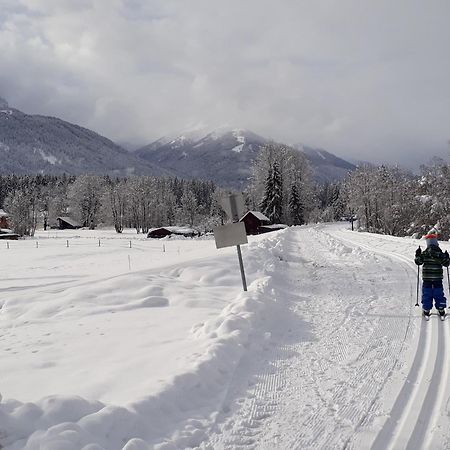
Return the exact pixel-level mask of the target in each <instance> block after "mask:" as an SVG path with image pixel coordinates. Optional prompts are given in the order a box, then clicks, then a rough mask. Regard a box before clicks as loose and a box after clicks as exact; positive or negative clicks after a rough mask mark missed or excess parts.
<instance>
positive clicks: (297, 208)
mask: <svg viewBox="0 0 450 450" xmlns="http://www.w3.org/2000/svg"><path fill="white" fill-rule="evenodd" d="M289 213H290V217H291V220H292V224H293V225H303V224H304V223H305V208H304V206H303V203H302V201H301V199H300V194H299V192H298V187H297V185H296V184H292V185H291V194H290V196H289Z"/></svg>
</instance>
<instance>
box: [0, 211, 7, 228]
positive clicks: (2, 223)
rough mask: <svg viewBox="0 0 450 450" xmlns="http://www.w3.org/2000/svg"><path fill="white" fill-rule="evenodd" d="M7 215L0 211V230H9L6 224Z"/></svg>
mask: <svg viewBox="0 0 450 450" xmlns="http://www.w3.org/2000/svg"><path fill="white" fill-rule="evenodd" d="M8 218H9V214H8V213H7V212H5V211H3V209H0V228H4V229H6V228H9V222H8Z"/></svg>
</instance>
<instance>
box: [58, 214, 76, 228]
mask: <svg viewBox="0 0 450 450" xmlns="http://www.w3.org/2000/svg"><path fill="white" fill-rule="evenodd" d="M56 220H57V221H58V228H59V229H60V230H76V229H77V228H81V224H79V223H78V222H77V221H76V220H75V219H72V218H71V217H67V216H64V217H57V218H56Z"/></svg>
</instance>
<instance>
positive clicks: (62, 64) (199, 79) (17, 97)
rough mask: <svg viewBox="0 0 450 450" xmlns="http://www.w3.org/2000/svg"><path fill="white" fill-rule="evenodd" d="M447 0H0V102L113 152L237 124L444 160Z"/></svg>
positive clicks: (371, 155) (335, 146)
mask: <svg viewBox="0 0 450 450" xmlns="http://www.w3.org/2000/svg"><path fill="white" fill-rule="evenodd" d="M449 24H450V2H449V1H448V0H442V1H440V0H429V1H422V0H420V1H419V0H417V1H416V0H373V1H372V0H367V1H364V0H335V1H331V0H323V1H322V0H317V1H311V0H307V1H306V0H305V1H304V0H280V1H273V0H272V1H269V0H226V1H221V2H218V1H215V0H0V96H1V97H4V98H6V99H7V100H8V101H9V103H10V105H12V106H15V107H17V108H18V109H21V110H23V111H24V112H29V113H39V114H46V115H54V116H58V117H61V118H63V119H65V120H69V121H71V122H75V123H78V124H80V125H82V126H86V127H88V128H91V129H93V130H95V131H97V132H99V133H101V134H103V135H105V136H107V137H109V138H111V139H113V140H116V141H120V142H130V143H134V144H136V145H139V144H146V143H148V142H150V141H153V140H155V139H157V138H159V137H161V136H162V135H165V134H168V133H172V132H174V131H177V130H183V129H188V128H191V127H194V126H196V125H198V124H205V125H207V126H210V127H215V126H217V125H221V124H224V123H226V124H230V125H232V126H238V127H242V128H249V129H251V130H253V131H255V132H257V133H259V134H261V135H263V136H266V137H272V138H274V139H277V140H282V141H285V142H291V143H294V142H302V143H304V144H307V145H311V146H316V147H323V148H325V149H327V150H329V151H331V152H333V153H336V154H338V155H340V156H344V157H349V158H350V157H352V158H359V159H365V160H371V161H376V162H381V161H386V162H390V163H396V162H400V163H403V164H407V165H411V164H412V163H413V162H422V161H428V160H429V159H430V157H431V156H433V155H440V156H445V157H447V155H448V154H449V139H450V101H449V99H450V57H449V54H450V49H449V45H450V25H449Z"/></svg>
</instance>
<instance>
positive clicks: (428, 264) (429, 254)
mask: <svg viewBox="0 0 450 450" xmlns="http://www.w3.org/2000/svg"><path fill="white" fill-rule="evenodd" d="M414 262H415V263H416V264H417V265H418V266H420V265H422V264H423V269H422V279H424V280H442V278H443V271H442V266H445V267H448V265H449V263H450V258H449V255H448V253H447V252H445V253H444V252H443V251H442V250H441V249H440V248H439V247H438V246H437V245H431V246H430V247H427V248H426V249H425V250H424V251H423V252H421V253H417V252H416V257H415V259H414Z"/></svg>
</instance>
